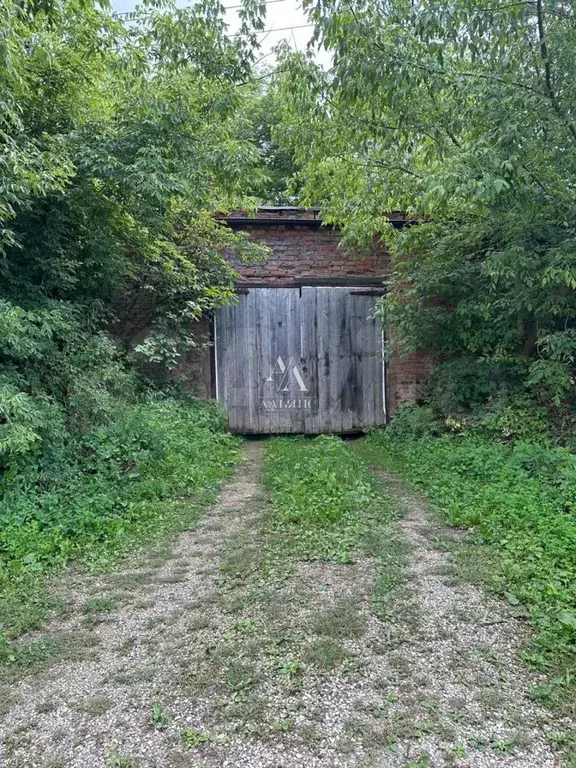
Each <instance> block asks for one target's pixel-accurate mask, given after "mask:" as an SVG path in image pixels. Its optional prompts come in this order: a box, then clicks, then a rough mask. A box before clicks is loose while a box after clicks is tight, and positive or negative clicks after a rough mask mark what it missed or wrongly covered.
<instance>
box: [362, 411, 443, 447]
mask: <svg viewBox="0 0 576 768" xmlns="http://www.w3.org/2000/svg"><path fill="white" fill-rule="evenodd" d="M442 430H443V425H442V422H441V420H440V418H439V417H438V415H437V414H435V413H434V411H433V410H432V408H430V407H424V406H419V405H414V404H412V403H407V404H406V405H403V406H402V407H401V408H400V409H399V410H398V411H397V412H396V413H395V415H394V418H393V419H392V420H391V422H390V424H389V425H388V426H387V427H386V439H387V440H392V441H394V442H395V443H398V444H401V443H403V442H406V441H409V440H417V439H418V438H420V437H424V436H425V435H436V434H440V433H441V432H442ZM369 434H370V436H371V439H372V440H373V441H378V440H379V439H380V437H382V436H383V434H384V432H383V431H382V430H381V429H374V430H371V431H370V433H369Z"/></svg>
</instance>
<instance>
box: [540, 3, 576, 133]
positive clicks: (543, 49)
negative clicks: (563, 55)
mask: <svg viewBox="0 0 576 768" xmlns="http://www.w3.org/2000/svg"><path fill="white" fill-rule="evenodd" d="M536 18H537V21H538V39H539V41H540V56H541V58H542V62H543V63H544V85H545V90H546V94H547V96H548V98H549V100H550V103H551V104H552V107H553V109H554V111H555V112H556V114H557V115H558V117H559V118H560V119H561V120H563V121H564V123H565V124H566V127H567V128H568V130H569V131H570V133H571V134H572V138H573V139H574V140H575V141H576V125H574V121H573V120H572V118H571V117H570V116H569V115H567V114H566V113H565V112H564V110H563V109H562V107H561V106H560V103H559V101H558V98H557V96H556V94H555V92H554V77H553V75H552V64H551V62H550V54H549V52H548V44H547V42H546V32H545V29H544V13H543V9H542V0H536Z"/></svg>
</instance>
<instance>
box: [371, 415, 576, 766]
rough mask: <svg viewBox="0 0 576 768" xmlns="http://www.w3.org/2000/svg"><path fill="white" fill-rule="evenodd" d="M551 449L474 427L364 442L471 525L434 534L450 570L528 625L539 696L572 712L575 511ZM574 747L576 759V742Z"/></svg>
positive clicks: (381, 435) (379, 462) (377, 461)
mask: <svg viewBox="0 0 576 768" xmlns="http://www.w3.org/2000/svg"><path fill="white" fill-rule="evenodd" d="M554 451H555V449H547V448H545V447H543V446H540V445H537V444H534V445H533V444H518V445H517V446H516V447H513V446H504V445H499V444H494V443H489V442H486V441H485V440H480V439H479V438H475V437H474V436H471V437H464V436H449V435H445V436H443V437H427V436H424V437H418V438H410V437H409V436H402V438H401V439H399V438H397V437H396V436H395V435H394V431H393V430H390V431H389V432H388V433H387V430H378V431H375V432H373V433H372V434H371V435H370V436H369V437H368V438H367V439H366V440H365V441H364V443H363V444H362V445H360V446H359V447H358V452H359V454H360V455H361V456H363V457H364V458H365V459H366V460H367V461H368V462H369V463H371V464H373V465H376V466H380V467H385V468H387V469H391V470H393V471H395V472H396V473H397V474H399V475H400V476H401V477H403V478H404V479H405V480H406V481H407V482H408V484H409V485H411V486H412V487H414V488H416V489H418V490H421V491H424V492H425V493H426V494H427V496H428V498H429V499H430V501H431V502H432V503H433V504H434V506H435V507H436V508H437V509H438V510H439V512H440V513H441V515H442V517H443V519H444V520H445V521H447V522H448V523H450V524H451V525H454V526H458V527H464V528H468V529H469V531H470V533H469V535H468V537H467V538H466V539H465V540H459V538H455V539H453V540H451V539H450V538H448V537H447V538H443V540H442V541H440V542H436V544H437V545H438V546H440V547H441V548H443V549H447V550H449V551H450V552H451V554H452V574H451V576H452V577H453V578H455V579H457V580H464V581H470V582H472V583H482V584H483V585H484V586H486V587H487V588H488V589H489V590H490V591H493V592H495V593H496V594H498V595H499V596H500V597H502V598H503V599H504V600H506V601H507V602H508V603H509V605H510V612H511V613H513V614H514V615H515V616H516V618H518V619H524V620H527V621H528V622H529V623H530V624H531V625H532V627H533V628H534V630H535V631H534V633H533V636H532V641H531V645H530V646H529V647H528V648H527V649H526V650H525V652H524V653H523V657H524V659H525V661H527V662H529V663H530V664H532V665H535V666H537V667H538V668H539V669H540V670H541V671H543V672H545V673H546V674H547V676H548V680H549V682H548V683H547V684H545V685H542V686H540V687H539V688H538V689H536V690H535V691H534V692H533V696H534V698H535V699H536V700H537V701H539V702H540V703H542V704H544V705H547V706H551V707H553V708H555V709H559V710H560V711H561V712H562V713H563V714H565V715H567V716H568V717H570V718H573V717H574V716H576V704H575V702H576V685H575V680H576V663H575V661H574V659H575V651H576V519H575V517H574V512H573V511H571V508H570V506H569V505H568V506H567V498H568V495H567V490H566V487H565V485H564V480H563V475H562V471H563V470H561V468H560V467H558V471H557V473H555V472H554V471H553V469H554V466H555V464H554V462H557V461H559V459H558V457H557V455H556V453H555V452H554ZM564 453H565V452H564ZM547 456H548V458H546V457H547ZM561 458H562V461H563V462H564V464H563V466H565V465H566V460H565V456H564V454H562V457H561ZM547 461H548V464H546V462H547ZM568 463H569V462H568ZM502 748H504V747H502ZM569 751H570V754H571V759H572V760H573V761H574V762H573V764H575V765H576V742H574V744H573V745H572V747H571V750H569ZM570 764H572V763H570Z"/></svg>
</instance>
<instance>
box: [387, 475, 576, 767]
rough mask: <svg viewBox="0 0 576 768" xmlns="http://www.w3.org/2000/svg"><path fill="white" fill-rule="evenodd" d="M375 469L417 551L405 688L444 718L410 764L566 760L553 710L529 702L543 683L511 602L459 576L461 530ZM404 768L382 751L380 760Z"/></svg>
mask: <svg viewBox="0 0 576 768" xmlns="http://www.w3.org/2000/svg"><path fill="white" fill-rule="evenodd" d="M377 474H378V475H379V477H380V479H381V480H382V482H383V484H384V485H385V487H386V488H387V489H388V491H389V493H391V495H392V496H393V497H394V498H395V500H396V503H397V505H398V506H399V507H400V508H401V509H402V510H403V511H404V515H403V517H402V519H401V521H400V529H401V531H402V537H403V539H404V540H405V541H407V542H408V544H409V547H410V556H409V563H408V574H409V579H410V581H411V583H412V589H413V597H414V600H415V603H416V608H417V613H418V616H419V621H418V622H417V625H416V626H413V629H412V631H411V632H410V634H409V640H408V642H407V643H405V644H404V645H403V648H402V651H401V654H402V658H403V660H404V665H405V670H406V679H405V687H406V688H407V689H408V690H409V689H414V693H415V698H416V699H418V700H419V702H420V705H421V706H425V707H426V708H427V709H428V710H429V712H432V713H434V716H435V717H436V718H437V719H438V721H440V722H442V724H443V726H442V728H441V729H439V730H432V731H431V732H429V733H427V732H426V729H424V730H423V732H422V733H421V734H420V735H419V736H418V738H416V739H413V740H411V741H410V742H408V743H406V744H405V745H404V749H405V757H406V760H413V761H415V762H408V764H409V765H420V763H418V762H417V759H418V757H419V756H422V755H424V756H427V757H424V758H421V760H422V765H431V766H452V765H460V766H467V767H468V766H470V768H472V767H473V768H492V766H494V768H496V766H497V767H498V768H504V767H505V766H506V768H554V766H560V765H562V763H561V761H559V760H558V759H557V758H555V756H554V754H553V753H552V751H551V749H550V746H549V743H548V738H547V736H549V735H550V732H551V731H553V730H555V729H554V727H553V723H552V720H551V716H550V714H549V713H548V712H546V711H544V710H542V709H540V708H538V707H537V706H535V705H534V704H533V703H532V702H531V701H530V699H529V692H530V690H531V688H533V687H534V686H535V685H537V684H539V683H542V682H543V679H541V678H539V677H538V676H537V675H536V674H534V673H531V672H529V671H528V670H527V669H526V668H525V667H524V666H522V665H521V664H520V663H519V661H518V652H519V651H520V650H521V649H522V647H523V646H524V643H525V642H526V640H527V635H526V628H525V627H524V626H523V624H522V623H521V622H519V621H518V620H517V619H515V618H514V616H513V612H512V611H511V610H507V608H506V606H505V605H504V604H502V603H501V602H498V601H496V600H493V599H490V598H489V597H488V596H487V595H486V593H485V592H484V591H483V590H481V589H480V588H478V587H476V586H474V585H473V584H471V583H470V582H469V580H467V579H466V577H465V578H464V579H463V578H458V568H457V565H456V563H455V562H454V558H453V557H452V555H451V554H450V552H449V551H447V550H450V549H452V548H453V547H451V546H450V545H451V544H455V545H456V548H457V547H458V544H459V543H460V542H462V540H463V539H465V534H464V532H463V531H460V530H457V529H452V528H449V527H447V526H444V525H443V524H441V523H440V522H438V520H437V518H436V515H435V514H434V513H433V512H431V510H430V509H429V508H428V507H427V505H426V502H425V501H424V500H423V499H422V498H421V497H420V496H419V495H417V494H414V493H411V492H409V491H407V490H406V488H405V486H404V485H403V484H402V483H401V482H400V481H399V480H398V479H397V478H395V477H394V476H393V475H389V474H387V473H384V472H378V473H377ZM443 544H444V545H446V544H447V545H448V546H447V547H446V546H443ZM473 566H474V563H472V567H473ZM466 575H467V576H468V577H469V576H470V574H469V573H468V574H466ZM400 702H401V699H399V703H400ZM558 725H559V724H558V723H556V726H558ZM564 725H566V724H564ZM400 764H401V763H396V762H394V761H393V760H391V759H390V758H389V757H385V756H383V757H382V758H381V759H380V760H378V761H376V762H375V763H374V765H377V766H395V765H400Z"/></svg>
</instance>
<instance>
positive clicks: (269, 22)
mask: <svg viewBox="0 0 576 768" xmlns="http://www.w3.org/2000/svg"><path fill="white" fill-rule="evenodd" d="M136 4H137V0H112V6H113V8H114V10H115V11H117V12H120V13H121V12H126V11H132V10H134V7H135V5H136ZM188 4H190V0H178V5H181V6H186V5H188ZM240 4H241V0H223V5H224V7H225V8H227V11H226V21H227V22H228V24H229V25H230V34H233V33H234V32H235V31H236V30H237V29H238V26H239V21H238V10H239V8H238V6H239V5H240ZM265 24H266V31H265V32H263V33H262V34H261V35H260V37H261V45H262V51H261V54H260V56H259V58H260V57H266V58H265V59H264V60H265V61H270V62H271V61H272V60H273V54H272V53H271V51H272V49H273V48H274V47H275V46H276V45H278V43H279V42H280V41H281V40H287V41H288V42H289V43H290V45H291V46H292V47H293V48H296V49H298V50H301V51H303V50H305V48H306V44H307V43H308V40H309V39H310V37H311V36H312V31H313V30H312V27H311V26H309V21H308V19H307V18H306V15H305V13H304V11H303V10H302V7H301V5H300V0H266V22H265ZM320 57H321V54H320Z"/></svg>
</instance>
